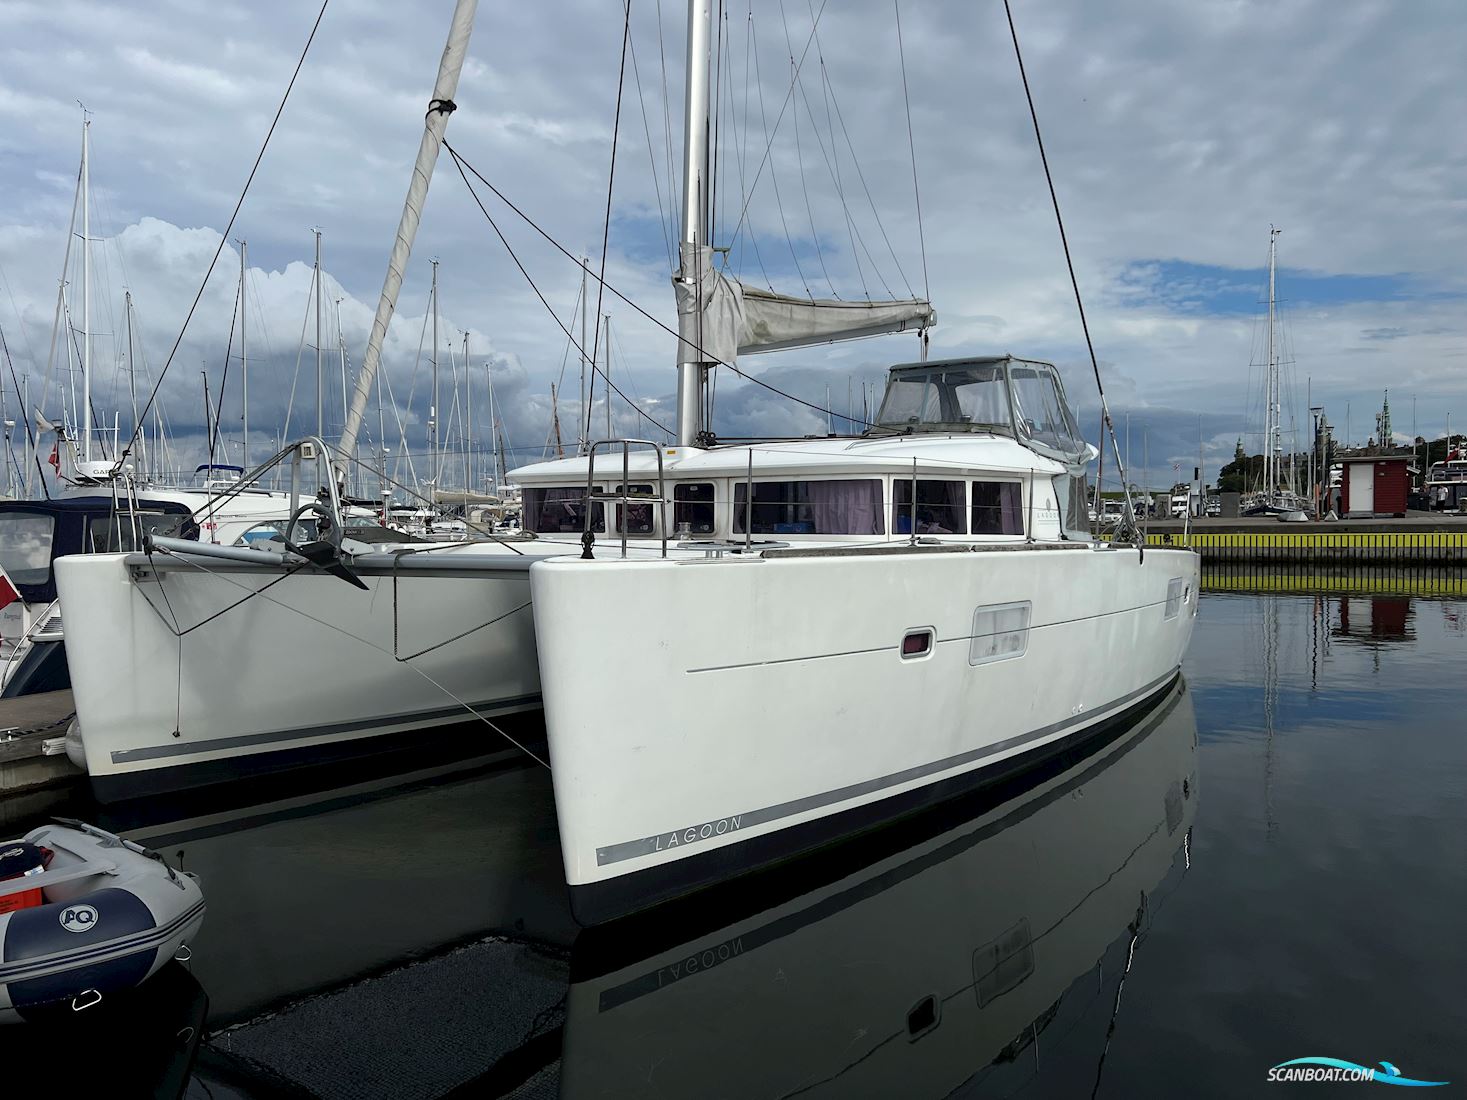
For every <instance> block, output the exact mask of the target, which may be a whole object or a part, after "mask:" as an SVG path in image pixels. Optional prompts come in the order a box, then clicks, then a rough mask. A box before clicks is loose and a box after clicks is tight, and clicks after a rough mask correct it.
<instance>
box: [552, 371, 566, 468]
mask: <svg viewBox="0 0 1467 1100" xmlns="http://www.w3.org/2000/svg"><path fill="white" fill-rule="evenodd" d="M550 423H551V424H552V425H553V426H554V428H555V457H556V458H564V457H565V440H563V439H562V438H561V437H560V405H559V403H558V402H557V401H556V398H555V383H554V382H552V383H550Z"/></svg>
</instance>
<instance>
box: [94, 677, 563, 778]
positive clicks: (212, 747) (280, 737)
mask: <svg viewBox="0 0 1467 1100" xmlns="http://www.w3.org/2000/svg"><path fill="white" fill-rule="evenodd" d="M540 703H541V699H540V696H539V694H538V693H537V694H534V695H515V696H511V697H510V698H507V699H488V700H485V701H484V702H481V703H473V704H471V706H472V707H473V709H474V710H477V711H486V710H488V711H492V710H507V709H524V710H529V709H532V708H534V707H538V706H540ZM455 716H461V717H463V719H464V721H470V720H471V719H472V718H473V715H472V714H471V713H470V712H469V710H468V708H467V707H462V706H457V707H439V708H438V709H436V710H417V711H412V712H410V713H408V714H389V715H383V716H380V717H378V718H371V719H362V720H360V721H356V722H331V723H328V724H326V725H322V726H302V727H300V728H299V729H290V730H273V731H271V732H270V733H246V734H241V735H239V736H238V737H216V738H214V739H212V740H209V741H188V742H185V741H179V742H177V743H175V744H171V745H148V746H147V747H145V748H141V749H121V750H118V751H116V752H114V753H112V763H114V764H131V763H133V762H134V761H138V760H166V759H169V758H171V757H176V756H192V755H194V754H195V753H201V752H218V751H220V750H221V749H250V748H256V747H257V746H260V745H272V744H276V743H278V742H282V741H302V740H304V739H306V738H308V737H330V736H332V735H334V734H338V733H360V734H370V733H371V731H373V730H375V729H380V728H382V727H384V726H398V725H414V724H416V723H419V722H436V721H441V720H443V719H445V718H453V717H455ZM82 738H83V739H84V740H85V738H86V731H85V729H83V731H82Z"/></svg>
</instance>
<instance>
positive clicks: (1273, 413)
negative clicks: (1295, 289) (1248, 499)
mask: <svg viewBox="0 0 1467 1100" xmlns="http://www.w3.org/2000/svg"><path fill="white" fill-rule="evenodd" d="M1278 235H1279V231H1278V230H1277V229H1275V228H1274V227H1273V226H1269V227H1268V424H1267V431H1268V437H1267V439H1266V440H1265V444H1264V445H1265V447H1266V448H1267V456H1266V458H1265V460H1264V467H1263V470H1264V477H1265V478H1266V479H1267V482H1268V486H1267V488H1268V503H1269V504H1273V503H1274V502H1275V499H1276V490H1277V488H1278V474H1279V471H1278V469H1277V462H1278V456H1277V453H1276V452H1277V442H1278V413H1279V409H1278V385H1279V378H1278V371H1279V365H1278V359H1277V357H1276V356H1275V354H1274V340H1273V336H1274V333H1273V327H1274V293H1275V289H1276V288H1275V270H1274V261H1275V252H1276V248H1277V245H1276V242H1277V240H1278Z"/></svg>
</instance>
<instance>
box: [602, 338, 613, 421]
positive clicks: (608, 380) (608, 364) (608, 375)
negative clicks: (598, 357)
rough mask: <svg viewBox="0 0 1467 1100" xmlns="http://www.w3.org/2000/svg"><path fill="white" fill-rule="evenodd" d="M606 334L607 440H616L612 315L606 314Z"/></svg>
mask: <svg viewBox="0 0 1467 1100" xmlns="http://www.w3.org/2000/svg"><path fill="white" fill-rule="evenodd" d="M601 320H602V323H603V325H604V328H603V329H602V331H603V332H605V333H606V385H605V387H604V389H605V391H606V438H607V439H612V438H614V436H613V433H612V430H611V314H609V313H607V314H604V315H603V316H602V318H601Z"/></svg>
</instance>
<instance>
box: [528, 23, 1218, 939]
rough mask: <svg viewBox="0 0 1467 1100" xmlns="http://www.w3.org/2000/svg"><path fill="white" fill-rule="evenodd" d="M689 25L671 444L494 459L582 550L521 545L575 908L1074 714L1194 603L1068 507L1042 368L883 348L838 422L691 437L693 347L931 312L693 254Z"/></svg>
mask: <svg viewBox="0 0 1467 1100" xmlns="http://www.w3.org/2000/svg"><path fill="white" fill-rule="evenodd" d="M710 24H711V4H710V3H709V0H690V4H689V29H688V64H687V72H688V74H689V88H688V94H687V99H686V103H687V115H686V119H685V129H684V134H685V141H684V157H685V159H684V167H683V171H684V176H683V179H684V187H683V202H684V208H683V219H682V240H681V250H680V251H681V267H680V270H679V271H678V272H677V273H676V276H675V280H674V281H675V286H676V289H677V299H678V312H679V321H680V354H679V357H678V358H679V366H678V442H677V445H676V446H670V447H660V448H655V449H652V450H644V451H642V452H640V453H637V454H633V455H627V454H626V453H625V444H623V445H622V447H623V453H622V454H621V455H620V456H619V460H615V459H614V460H613V461H611V462H605V461H603V463H602V464H601V466H600V467H599V471H600V476H599V477H598V476H597V472H596V470H594V469H591V468H588V467H589V466H590V465H591V464H590V463H588V462H587V460H585V459H576V460H565V461H564V462H557V463H547V464H542V465H539V466H533V467H529V468H526V469H522V470H520V471H517V472H516V474H515V477H516V479H517V480H518V481H520V482H521V483H522V484H523V485H524V486H525V521H526V523H527V525H529V524H535V523H540V522H543V521H544V518H545V517H546V515H547V511H548V512H549V514H550V515H552V516H555V515H559V516H561V517H563V518H568V519H569V522H570V523H571V524H573V523H574V519H575V518H577V517H574V516H571V517H566V512H567V510H574V509H577V508H580V509H582V512H581V515H580V516H579V517H578V518H580V519H581V520H582V522H583V523H584V525H585V529H586V530H587V531H588V532H589V534H588V536H587V541H588V548H587V550H586V552H585V553H584V554H583V555H581V556H577V557H563V558H558V559H554V560H549V561H540V562H536V563H535V564H534V565H533V566H532V567H531V569H530V587H531V593H532V599H533V603H534V609H535V635H536V642H537V645H538V649H539V659H540V671H541V691H542V694H543V697H544V704H545V722H546V732H547V736H548V741H549V748H550V757H551V761H550V762H551V770H552V774H553V776H554V786H555V799H556V811H557V814H558V817H559V823H560V836H561V844H562V852H563V857H564V863H565V873H566V881H567V883H568V885H569V887H570V891H571V899H572V907H573V909H574V912H575V914H576V916H577V918H578V919H579V920H581V921H582V922H583V923H596V922H601V921H605V920H608V919H614V918H616V917H618V916H620V915H623V914H625V913H628V912H630V911H634V910H637V909H640V908H643V907H646V906H649V905H652V904H654V903H656V902H658V901H661V900H663V899H666V898H669V897H672V896H675V895H677V894H680V893H685V892H687V891H690V890H693V889H696V888H699V887H702V886H707V885H710V884H713V883H716V882H719V881H721V880H724V879H727V878H730V877H732V876H734V875H738V874H741V873H744V872H747V871H750V870H752V869H755V868H757V867H759V866H761V865H764V864H767V863H769V862H771V861H774V860H779V859H782V858H786V857H789V856H791V855H794V854H796V853H799V852H801V851H805V850H808V849H811V848H813V847H815V846H817V845H820V844H822V843H825V842H827V841H829V840H831V839H833V838H835V837H837V836H840V835H843V834H847V833H849V832H851V831H854V830H857V829H861V828H864V827H867V826H869V825H872V824H874V823H877V822H880V821H882V820H885V819H890V818H893V817H895V816H897V815H901V814H905V813H908V812H911V811H913V810H915V809H918V808H920V807H923V806H926V805H929V804H931V803H934V802H936V801H937V800H939V799H942V798H944V797H947V796H950V795H953V794H955V793H958V792H960V791H963V790H966V789H969V788H972V787H974V786H976V785H979V784H983V783H986V782H989V781H992V780H993V779H994V778H996V777H999V776H1001V775H1004V774H1006V773H1008V772H1010V771H1012V770H1014V769H1016V768H1018V767H1021V766H1024V765H1025V764H1028V763H1032V762H1033V761H1034V760H1035V759H1036V758H1038V757H1041V756H1045V755H1048V754H1051V753H1053V752H1055V751H1057V750H1058V749H1060V748H1061V747H1064V746H1067V745H1070V744H1072V743H1074V742H1076V741H1077V740H1080V739H1084V738H1086V737H1087V736H1090V735H1092V734H1093V732H1094V730H1095V727H1096V726H1097V724H1098V723H1101V722H1104V721H1105V720H1106V719H1109V718H1113V717H1115V716H1117V715H1119V714H1121V713H1123V712H1125V711H1126V710H1128V709H1129V708H1132V707H1135V706H1137V705H1139V704H1142V703H1144V702H1145V701H1147V700H1149V699H1150V698H1151V697H1153V696H1154V695H1156V693H1158V692H1161V691H1164V690H1166V688H1167V687H1168V686H1169V685H1170V684H1171V683H1172V682H1173V680H1174V679H1175V678H1176V676H1177V674H1178V668H1179V665H1180V662H1181V659H1182V655H1183V654H1184V653H1185V651H1186V648H1187V644H1188V642H1189V640H1190V638H1191V634H1192V626H1193V618H1194V615H1195V613H1196V600H1197V583H1198V572H1199V569H1198V559H1197V557H1196V555H1195V554H1193V553H1191V552H1190V551H1184V550H1152V549H1148V550H1146V551H1145V552H1144V553H1143V552H1142V550H1141V549H1140V548H1139V547H1138V546H1128V547H1121V546H1117V545H1112V544H1110V543H1100V542H1096V541H1094V540H1092V538H1091V535H1090V533H1089V532H1088V531H1087V530H1086V499H1087V498H1086V488H1085V483H1086V467H1087V464H1088V463H1089V462H1090V461H1091V460H1092V459H1093V458H1094V457H1095V456H1096V454H1097V452H1096V451H1095V449H1094V448H1093V447H1091V446H1089V445H1088V444H1086V443H1085V442H1084V441H1083V439H1082V437H1081V435H1080V432H1079V430H1078V428H1077V427H1076V424H1075V419H1074V416H1073V414H1072V413H1071V411H1070V408H1069V405H1068V403H1067V401H1066V398H1065V394H1064V389H1063V386H1062V384H1061V382H1060V378H1059V375H1058V373H1057V372H1056V371H1055V370H1054V368H1053V367H1051V366H1049V365H1048V364H1045V363H1038V362H1031V361H1026V360H1022V359H1017V358H1013V357H1009V356H1001V357H971V358H969V357H965V358H960V359H949V360H945V361H942V362H930V363H914V364H908V365H903V366H898V367H894V368H892V369H891V372H890V376H889V379H888V382H887V387H886V394H885V398H884V400H883V401H882V404H881V407H880V411H879V413H878V414H877V416H876V423H875V424H874V425H873V426H872V427H871V428H870V430H868V431H867V432H866V433H865V434H864V435H862V436H860V437H856V438H844V439H822V440H818V441H811V440H800V441H789V442H769V443H755V444H741V445H731V446H718V445H716V444H712V443H710V442H709V439H710V436H709V434H708V432H707V431H706V429H707V428H708V427H709V425H706V424H704V423H703V422H702V420H701V414H702V410H703V408H704V407H705V401H704V396H705V386H706V382H707V376H708V373H709V371H710V369H712V368H713V367H714V366H715V365H718V364H731V363H732V362H733V361H734V359H735V357H736V356H737V355H738V354H739V353H740V352H746V351H756V350H764V349H765V348H767V347H790V346H798V345H799V344H802V343H815V342H826V341H830V340H833V339H840V338H844V337H847V336H856V335H867V334H870V333H871V332H874V331H897V330H899V329H901V328H903V327H913V328H925V327H926V326H928V325H930V324H931V323H932V314H931V307H930V306H929V305H927V303H925V302H912V303H894V304H887V305H883V306H875V305H872V306H870V307H862V306H859V305H858V306H852V305H850V304H826V303H818V302H809V301H805V302H804V303H803V305H802V306H800V307H798V308H796V307H795V306H793V305H785V304H784V303H781V304H780V306H779V307H778V308H777V309H776V308H774V307H772V306H771V305H770V302H769V298H768V296H767V295H765V294H764V293H762V292H759V293H754V292H750V291H748V290H746V289H745V288H743V287H742V286H740V285H739V284H738V283H737V282H735V281H733V280H732V279H729V278H727V277H725V276H724V275H723V274H722V273H720V272H718V271H715V270H713V269H712V268H711V267H710V265H709V263H708V256H709V254H710V251H711V245H712V244H713V243H714V242H713V241H712V240H711V238H710V219H709V210H708V206H707V203H706V199H705V196H707V195H709V194H711V193H713V182H712V180H711V176H710V165H711V163H712V158H710V156H709V144H708V133H709V129H710V124H709V123H710V120H709V115H708V102H709V85H708V73H709V69H710V61H711V58H710V33H711V31H710ZM863 309H865V310H867V311H868V312H867V313H866V315H864V316H863V315H862V313H863ZM878 311H880V312H879V313H878ZM873 314H874V316H873ZM776 316H777V322H776ZM594 456H595V450H594V449H593V451H592V458H593V460H594ZM567 465H571V466H573V467H574V468H576V469H578V470H584V471H585V485H584V490H587V491H586V492H584V495H581V494H580V493H577V492H573V491H570V490H566V489H556V488H554V487H553V485H554V483H555V482H557V481H559V482H561V483H562V484H563V483H564V468H565V467H566V466H567ZM607 466H611V467H612V468H611V469H610V470H607V469H606V467H607ZM590 490H594V491H590ZM668 503H671V506H672V511H671V515H670V516H669V515H668ZM587 504H589V506H590V510H589V511H586V510H585V509H586V506H587ZM603 504H604V505H608V506H609V505H613V504H614V506H615V509H616V511H615V513H614V516H613V515H610V514H608V515H602V514H600V513H598V512H596V511H595V509H596V508H597V507H598V506H600V505H603ZM607 523H610V524H611V526H612V527H613V528H614V527H615V526H617V525H620V526H621V527H622V530H623V532H625V530H626V528H627V527H628V526H629V525H633V524H635V525H636V526H637V527H638V529H639V530H641V531H643V532H646V533H649V534H654V535H655V534H659V533H661V534H664V535H665V534H668V533H669V532H670V531H689V532H691V533H695V534H697V535H699V536H700V537H702V538H705V539H706V540H707V541H706V542H704V543H703V544H702V545H701V546H700V545H698V543H697V542H696V541H694V540H691V539H689V540H686V541H683V542H682V543H681V544H680V545H679V547H678V550H677V552H676V553H672V554H669V555H667V556H665V557H657V558H646V557H643V558H637V557H633V556H630V555H627V554H623V553H619V552H617V551H616V550H615V549H614V548H613V547H608V546H607V545H606V544H605V543H603V544H602V549H600V550H599V551H597V550H596V549H595V548H594V546H593V545H589V544H590V543H591V541H592V539H593V538H594V528H596V527H597V526H598V525H606V524H607ZM669 524H670V525H671V526H669Z"/></svg>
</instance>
